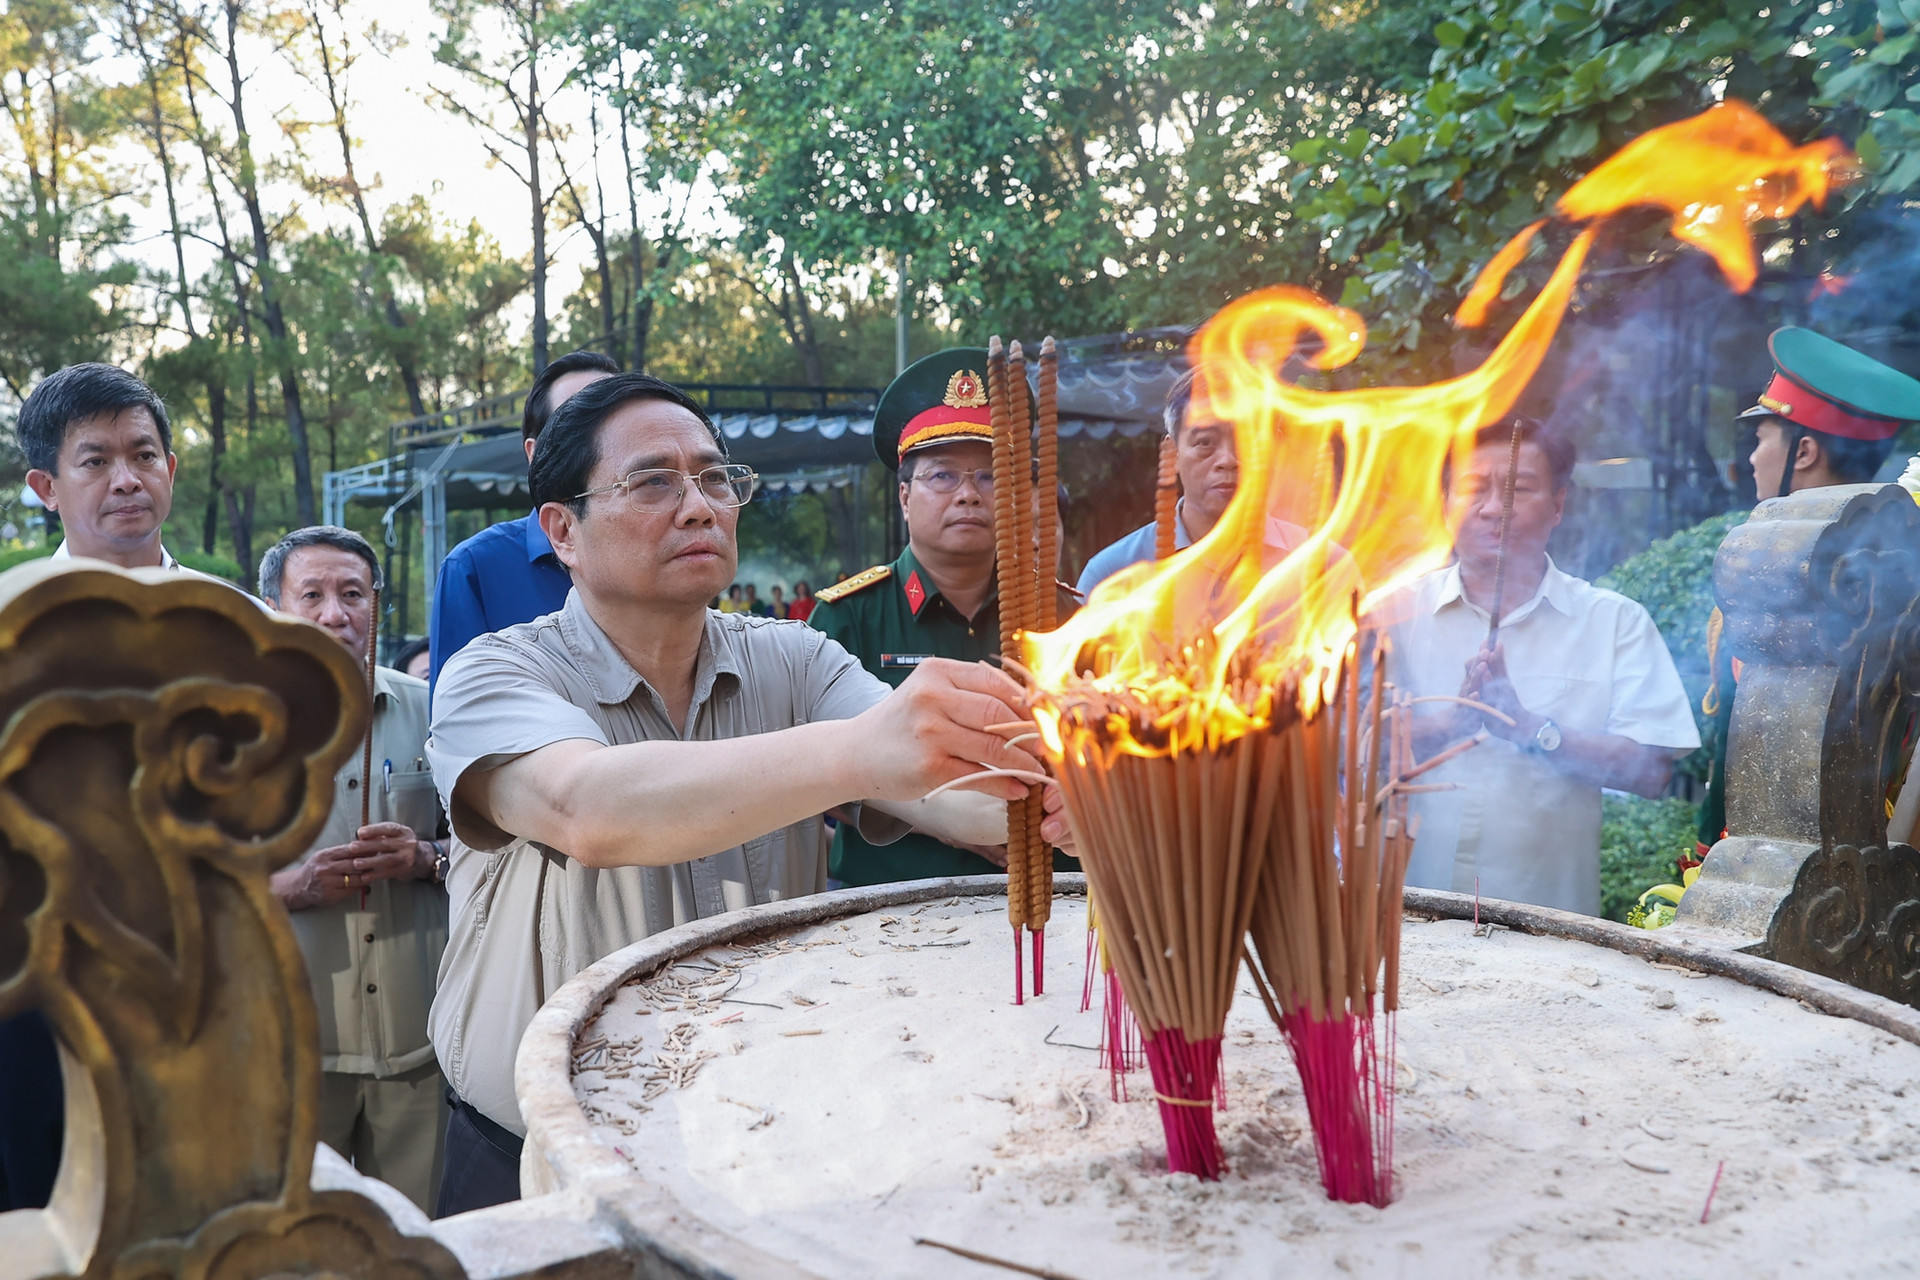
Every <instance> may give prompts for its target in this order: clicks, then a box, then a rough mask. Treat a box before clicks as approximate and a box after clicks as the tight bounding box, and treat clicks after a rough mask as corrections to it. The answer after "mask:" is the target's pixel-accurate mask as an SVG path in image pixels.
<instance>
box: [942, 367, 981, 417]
mask: <svg viewBox="0 0 1920 1280" xmlns="http://www.w3.org/2000/svg"><path fill="white" fill-rule="evenodd" d="M986 403H987V386H986V383H985V382H984V381H982V380H981V377H980V375H979V374H977V373H975V372H974V371H973V370H971V369H961V370H959V371H957V372H956V373H955V374H954V375H953V376H952V377H951V378H948V379H947V395H946V405H947V407H948V408H949V409H982V408H985V407H986Z"/></svg>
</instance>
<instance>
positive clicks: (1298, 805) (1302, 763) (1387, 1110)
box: [1249, 638, 1415, 1205]
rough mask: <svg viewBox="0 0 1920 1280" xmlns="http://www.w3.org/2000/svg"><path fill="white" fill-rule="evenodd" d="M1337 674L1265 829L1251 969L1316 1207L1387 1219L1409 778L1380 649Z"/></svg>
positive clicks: (1298, 740)
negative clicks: (1275, 1037) (1290, 1085)
mask: <svg viewBox="0 0 1920 1280" xmlns="http://www.w3.org/2000/svg"><path fill="white" fill-rule="evenodd" d="M1369 639H1370V638H1369ZM1369 659H1370V662H1369V661H1368V660H1369ZM1343 665H1344V671H1343V672H1342V687H1341V691H1340V696H1339V698H1338V699H1337V700H1335V701H1333V702H1330V703H1329V704H1327V705H1326V706H1324V707H1322V708H1321V710H1320V713H1319V714H1318V715H1317V716H1313V717H1308V718H1304V719H1302V720H1301V721H1300V723H1299V725H1298V727H1297V729H1296V731H1295V732H1294V733H1293V734H1291V735H1290V737H1289V739H1288V746H1289V752H1288V755H1289V759H1288V764H1289V766H1290V768H1289V770H1288V777H1289V778H1290V780H1291V785H1285V786H1283V791H1282V795H1283V799H1282V801H1281V804H1280V807H1281V808H1282V809H1284V810H1286V811H1288V814H1289V816H1290V817H1292V818H1293V821H1291V822H1282V823H1278V824H1276V826H1275V838H1274V840H1273V841H1272V843H1271V844H1270V846H1269V848H1268V851H1267V852H1268V857H1269V859H1270V862H1269V867H1268V871H1267V875H1266V877H1265V878H1264V879H1263V880H1262V881H1261V882H1260V884H1259V886H1258V887H1257V890H1256V892H1255V895H1254V908H1253V913H1252V920H1251V923H1250V928H1249V936H1250V939H1251V941H1252V944H1253V946H1252V953H1251V957H1250V963H1249V968H1250V969H1251V971H1252V973H1253V976H1254V980H1255V987H1256V989H1257V990H1258V991H1259V993H1260V996H1261V999H1262V1000H1263V1001H1264V1002H1265V1004H1266V1006H1267V1011H1268V1013H1269V1014H1270V1015H1272V1017H1273V1020H1274V1022H1275V1023H1277V1024H1278V1025H1279V1027H1280V1030H1281V1032H1282V1033H1283V1034H1284V1035H1285V1036H1286V1038H1287V1043H1288V1045H1289V1047H1290V1048H1291V1049H1292V1051H1293V1057H1294V1064H1295V1066H1296V1068H1297V1069H1298V1070H1299V1072H1300V1082H1301V1088H1302V1092H1303V1094H1304V1095H1305V1097H1306V1101H1307V1116H1308V1119H1309V1121H1310V1122H1311V1124H1312V1126H1313V1134H1314V1146H1315V1149H1316V1151H1317V1152H1318V1155H1319V1160H1320V1178H1321V1182H1322V1185H1323V1186H1324V1187H1325V1188H1326V1191H1327V1194H1328V1195H1329V1196H1331V1197H1332V1198H1334V1199H1336V1200H1343V1201H1348V1202H1352V1203H1359V1202H1362V1201H1364V1202H1366V1203H1369V1204H1374V1205H1385V1204H1386V1203H1387V1202H1388V1201H1389V1200H1391V1199H1392V1196H1393V1088H1394V1085H1393V1070H1394V1067H1393V1062H1394V1012H1395V1010H1396V1009H1397V1008H1398V1007H1399V979H1400V966H1399V951H1400V898H1401V886H1402V884H1403V882H1404V880H1405V877H1406V867H1407V859H1408V858H1409V857H1410V856H1411V855H1412V852H1413V840H1412V835H1411V832H1410V831H1409V829H1408V815H1407V808H1408V800H1407V797H1406V794H1405V792H1403V791H1401V790H1400V787H1401V785H1402V784H1403V780H1404V779H1405V778H1406V777H1407V776H1409V775H1410V774H1411V773H1413V772H1414V771H1415V766H1414V765H1413V762H1412V736H1411V731H1410V730H1409V728H1408V721H1409V712H1410V707H1409V704H1408V701H1407V699H1406V698H1405V697H1404V696H1401V695H1396V694H1394V693H1392V691H1391V686H1390V685H1389V684H1388V682H1387V678H1386V677H1387V652H1386V644H1385V642H1384V640H1381V641H1377V642H1372V643H1366V644H1363V643H1360V642H1356V643H1355V644H1354V646H1353V647H1352V648H1350V649H1349V650H1348V654H1347V660H1346V662H1345V663H1344V664H1343ZM1369 667H1370V670H1369V669H1368V668H1369ZM1363 684H1366V685H1369V686H1370V688H1369V689H1368V692H1367V695H1366V697H1365V698H1364V699H1363V698H1362V696H1361V689H1362V685H1363ZM1363 702H1364V704H1365V706H1364V710H1363V709H1362V704H1363ZM1336 762H1337V765H1336ZM1383 773H1384V774H1385V775H1386V777H1387V779H1388V781H1387V782H1386V783H1385V784H1384V785H1381V786H1377V787H1376V782H1377V781H1378V780H1379V778H1380V776H1381V775H1382V774H1383ZM1376 1001H1377V1004H1376ZM1379 1015H1384V1024H1385V1025H1384V1034H1383V1033H1382V1030H1381V1029H1380V1026H1379V1022H1380V1018H1379Z"/></svg>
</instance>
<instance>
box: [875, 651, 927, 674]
mask: <svg viewBox="0 0 1920 1280" xmlns="http://www.w3.org/2000/svg"><path fill="white" fill-rule="evenodd" d="M932 656H933V655H932V654H930V653H883V654H881V655H880V669H881V670H882V671H886V670H889V669H894V668H899V667H909V668H911V667H917V666H919V665H920V664H921V663H923V662H925V661H926V660H927V659H928V658H931V657H932Z"/></svg>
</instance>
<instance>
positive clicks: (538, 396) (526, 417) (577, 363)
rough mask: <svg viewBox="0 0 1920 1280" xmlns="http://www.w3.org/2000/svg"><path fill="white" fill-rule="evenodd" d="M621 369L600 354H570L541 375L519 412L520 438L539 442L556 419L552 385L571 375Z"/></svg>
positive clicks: (618, 370)
mask: <svg viewBox="0 0 1920 1280" xmlns="http://www.w3.org/2000/svg"><path fill="white" fill-rule="evenodd" d="M618 372H620V366H619V365H617V364H615V363H614V362H613V360H612V359H611V358H609V357H607V356H603V355H601V354H600V353H599V352H598V351H569V352H567V354H565V355H563V356H561V357H560V358H559V359H558V360H555V361H553V362H552V363H551V364H549V365H548V366H547V367H546V368H544V369H542V370H541V371H540V376H539V377H537V378H535V379H534V380H533V390H531V391H529V392H527V404H526V407H525V408H524V409H522V410H521V411H520V438H521V439H522V440H538V439H539V438H540V432H541V431H543V430H544V429H545V428H546V425H547V419H548V418H551V417H552V416H553V384H554V383H556V382H558V381H560V379H562V378H564V377H566V376H567V375H568V374H570V373H618Z"/></svg>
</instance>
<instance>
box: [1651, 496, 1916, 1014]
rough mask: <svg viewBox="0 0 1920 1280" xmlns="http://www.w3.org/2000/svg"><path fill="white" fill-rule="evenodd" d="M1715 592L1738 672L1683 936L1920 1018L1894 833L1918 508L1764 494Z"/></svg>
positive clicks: (1721, 558) (1912, 887)
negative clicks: (1717, 828)
mask: <svg viewBox="0 0 1920 1280" xmlns="http://www.w3.org/2000/svg"><path fill="white" fill-rule="evenodd" d="M1713 581H1714V595H1715V597H1716V599H1717V601H1718V603H1719V605H1720V610H1721V612H1722V614H1723V615H1724V616H1725V619H1726V630H1725V633H1724V635H1725V640H1724V643H1726V644H1727V645H1729V646H1730V647H1731V649H1732V652H1733V655H1734V656H1735V657H1736V658H1738V659H1739V660H1740V662H1741V664H1742V669H1741V672H1740V680H1739V685H1738V693H1737V696H1736V698H1735V701H1734V704H1733V722H1732V728H1731V731H1730V735H1729V738H1728V747H1727V835H1726V837H1725V838H1724V839H1722V840H1721V841H1719V842H1718V843H1717V844H1715V845H1714V847H1713V849H1712V851H1711V852H1710V853H1709V854H1708V855H1707V860H1706V864H1705V865H1704V866H1703V867H1702V868H1701V873H1700V878H1699V880H1698V881H1697V882H1696V883H1695V884H1694V886H1693V887H1692V888H1691V889H1689V890H1688V891H1687V894H1686V896H1685V897H1684V898H1683V899H1682V900H1681V904H1680V910H1679V913H1678V916H1677V918H1676V919H1675V922H1674V926H1673V927H1675V928H1677V929H1681V930H1683V931H1692V932H1697V933H1699V934H1701V935H1702V936H1705V937H1717V938H1719V939H1720V940H1722V941H1724V942H1725V943H1726V945H1730V946H1733V947H1736V948H1738V949H1740V950H1743V951H1746V952H1749V953H1750V954H1754V955H1759V956H1764V957H1766V958H1768V959H1773V960H1778V961H1781V962H1783V963H1786V964H1791V965H1794V966H1796V967H1798V968H1802V969H1806V970H1809V971H1811V972H1813V973H1818V974H1822V975H1824V976H1827V977H1831V978H1837V979H1839V980H1841V981H1843V982H1847V983H1849V984H1851V985H1853V986H1857V987H1861V988H1864V989H1865V990H1868V991H1871V992H1874V993H1876V994H1878V995H1883V996H1887V997H1889V998H1891V999H1894V1000H1898V1001H1900V1002H1902V1003H1904V1004H1908V1005H1915V1006H1920V853H1916V852H1915V851H1914V849H1913V848H1912V847H1910V846H1909V845H1907V844H1904V843H1895V844H1890V842H1889V841H1888V838H1887V836H1888V817H1889V794H1890V788H1892V787H1893V786H1894V785H1895V783H1896V782H1897V775H1898V773H1899V771H1900V769H1901V767H1902V766H1903V765H1904V763H1905V761H1906V758H1907V756H1908V754H1910V752H1911V743H1910V742H1906V741H1903V739H1906V738H1907V736H1908V734H1909V729H1910V726H1911V724H1912V721H1913V714H1914V711H1915V708H1916V706H1917V705H1920V703H1916V697H1915V695H1916V694H1917V693H1920V506H1916V504H1915V502H1914V499H1913V497H1912V496H1911V495H1910V494H1908V493H1907V491H1906V490H1905V489H1902V488H1900V487H1899V486H1898V485H1840V486H1835V487H1831V488H1822V489H1811V490H1807V491H1805V492H1803V493H1796V494H1792V495H1789V496H1787V497H1784V498H1773V499H1769V500H1768V501H1765V502H1762V503H1761V504H1760V505H1759V506H1757V507H1756V508H1755V509H1754V513H1753V516H1752V518H1751V519H1750V520H1748V522H1747V523H1746V524H1744V525H1742V526H1740V527H1739V528H1737V529H1735V530H1734V531H1733V532H1732V533H1730V534H1728V535H1727V539H1726V541H1725V542H1724V543H1723V544H1722V545H1721V547H1720V552H1719V554H1718V555H1717V556H1716V557H1715V559H1714V570H1713Z"/></svg>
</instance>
